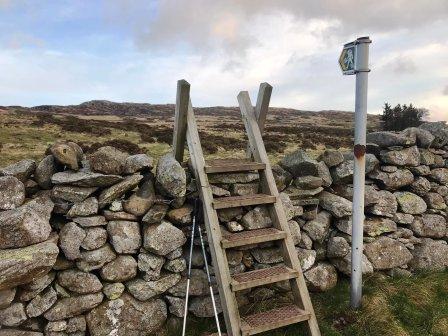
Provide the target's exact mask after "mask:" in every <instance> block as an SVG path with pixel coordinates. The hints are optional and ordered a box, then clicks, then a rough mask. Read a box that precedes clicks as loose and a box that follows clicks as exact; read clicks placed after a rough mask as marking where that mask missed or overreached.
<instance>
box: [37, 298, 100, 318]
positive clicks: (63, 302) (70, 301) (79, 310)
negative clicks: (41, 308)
mask: <svg viewBox="0 0 448 336" xmlns="http://www.w3.org/2000/svg"><path fill="white" fill-rule="evenodd" d="M103 297H104V295H103V293H101V292H100V293H95V294H87V295H79V296H73V297H68V298H62V299H59V300H58V301H57V302H56V304H55V305H54V306H53V307H51V308H50V310H48V311H47V312H46V313H45V314H44V317H45V318H46V319H47V320H48V321H59V320H63V319H66V318H70V317H74V316H78V315H81V314H83V313H85V312H88V311H89V310H92V309H93V308H95V307H96V306H98V305H99V304H100V303H101V302H102V301H103Z"/></svg>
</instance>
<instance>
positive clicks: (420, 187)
mask: <svg viewBox="0 0 448 336" xmlns="http://www.w3.org/2000/svg"><path fill="white" fill-rule="evenodd" d="M410 190H411V191H412V192H413V193H415V194H417V195H419V196H422V197H423V196H425V195H426V193H428V192H429V191H430V190H431V183H430V182H429V181H428V179H427V178H425V177H423V176H418V177H417V178H416V179H415V180H414V182H412V184H411V186H410Z"/></svg>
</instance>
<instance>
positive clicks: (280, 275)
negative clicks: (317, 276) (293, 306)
mask: <svg viewBox="0 0 448 336" xmlns="http://www.w3.org/2000/svg"><path fill="white" fill-rule="evenodd" d="M298 276H299V271H296V270H293V269H292V268H289V267H286V266H276V267H270V268H262V269H259V270H255V271H251V272H245V273H238V274H235V275H233V276H232V280H231V282H230V285H231V286H232V290H233V291H239V290H243V289H247V288H254V287H257V286H263V285H267V284H271V283H274V282H279V281H284V280H289V279H293V278H296V277H298Z"/></svg>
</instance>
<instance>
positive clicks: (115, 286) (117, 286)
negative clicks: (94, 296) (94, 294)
mask: <svg viewBox="0 0 448 336" xmlns="http://www.w3.org/2000/svg"><path fill="white" fill-rule="evenodd" d="M125 288H126V287H125V286H124V285H123V284H122V283H121V282H114V283H110V284H105V285H104V286H103V293H104V295H106V297H107V298H108V299H109V300H116V299H118V298H119V297H120V296H121V295H122V294H123V292H124V290H125Z"/></svg>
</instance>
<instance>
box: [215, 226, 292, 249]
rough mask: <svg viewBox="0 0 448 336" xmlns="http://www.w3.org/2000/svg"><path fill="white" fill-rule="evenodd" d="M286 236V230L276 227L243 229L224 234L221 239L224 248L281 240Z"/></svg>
mask: <svg viewBox="0 0 448 336" xmlns="http://www.w3.org/2000/svg"><path fill="white" fill-rule="evenodd" d="M285 237H286V233H285V232H283V231H280V230H277V229H275V228H266V229H258V230H251V231H243V232H238V233H232V234H229V235H227V236H224V237H223V238H222V240H221V246H222V247H223V248H232V247H239V246H246V245H252V244H259V243H264V242H268V241H275V240H280V239H284V238H285Z"/></svg>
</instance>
